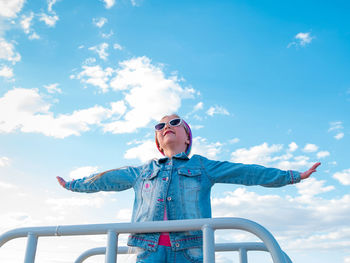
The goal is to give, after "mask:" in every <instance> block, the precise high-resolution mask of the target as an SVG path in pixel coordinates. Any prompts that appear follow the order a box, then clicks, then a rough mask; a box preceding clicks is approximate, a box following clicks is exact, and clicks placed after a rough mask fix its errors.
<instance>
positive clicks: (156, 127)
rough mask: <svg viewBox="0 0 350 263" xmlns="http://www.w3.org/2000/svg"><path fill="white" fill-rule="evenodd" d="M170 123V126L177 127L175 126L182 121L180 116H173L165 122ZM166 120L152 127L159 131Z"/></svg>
mask: <svg viewBox="0 0 350 263" xmlns="http://www.w3.org/2000/svg"><path fill="white" fill-rule="evenodd" d="M167 123H169V124H170V126H171V127H177V126H180V124H181V123H182V119H180V118H175V119H172V120H170V121H169V122H167ZM167 123H166V122H160V123H158V124H157V125H156V126H154V129H155V130H156V131H161V130H163V129H164V127H165V125H166V124H167Z"/></svg>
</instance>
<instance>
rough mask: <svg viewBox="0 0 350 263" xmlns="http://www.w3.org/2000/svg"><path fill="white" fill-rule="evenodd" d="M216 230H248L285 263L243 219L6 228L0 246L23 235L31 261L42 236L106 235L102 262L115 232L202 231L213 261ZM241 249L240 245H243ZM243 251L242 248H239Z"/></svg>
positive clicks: (109, 261)
mask: <svg viewBox="0 0 350 263" xmlns="http://www.w3.org/2000/svg"><path fill="white" fill-rule="evenodd" d="M217 229H238V230H243V231H247V232H250V233H252V234H253V235H255V236H257V237H258V238H259V239H260V240H261V241H263V243H264V246H266V249H267V251H268V252H270V254H271V257H272V260H273V262H274V263H288V262H289V261H288V260H289V259H288V257H286V256H285V254H284V252H283V251H282V250H281V248H280V246H279V245H278V243H277V241H276V240H275V238H274V237H273V236H272V234H271V233H270V232H269V231H267V230H266V229H265V228H264V227H263V226H261V225H259V224H257V223H255V222H253V221H250V220H248V219H243V218H207V219H189V220H169V221H152V222H141V223H114V224H90V225H71V226H69V225H67V226H47V227H28V228H18V229H14V230H10V231H8V232H6V233H4V234H2V235H1V236H0V247H1V246H2V245H4V244H5V243H6V242H8V241H10V240H12V239H15V238H20V237H27V246H26V251H25V259H24V263H34V260H35V254H36V249H37V243H38V238H39V237H43V236H76V235H102V234H107V246H106V249H105V250H106V251H105V262H106V263H116V262H117V253H118V251H117V250H118V235H119V234H125V233H153V232H179V231H190V230H202V232H203V263H213V262H215V240H214V231H215V230H217ZM243 249H244V248H243ZM242 251H243V250H242Z"/></svg>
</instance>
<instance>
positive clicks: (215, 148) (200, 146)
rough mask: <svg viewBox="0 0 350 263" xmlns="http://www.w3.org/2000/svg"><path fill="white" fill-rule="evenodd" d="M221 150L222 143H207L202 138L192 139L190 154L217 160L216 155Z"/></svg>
mask: <svg viewBox="0 0 350 263" xmlns="http://www.w3.org/2000/svg"><path fill="white" fill-rule="evenodd" d="M221 150H222V143H220V142H215V143H209V142H208V140H207V139H205V138H202V137H199V136H198V137H195V138H193V145H192V150H191V154H192V155H193V154H199V155H203V156H205V157H207V158H209V159H217V158H218V157H217V155H218V154H219V153H220V152H221Z"/></svg>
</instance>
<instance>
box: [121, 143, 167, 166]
mask: <svg viewBox="0 0 350 263" xmlns="http://www.w3.org/2000/svg"><path fill="white" fill-rule="evenodd" d="M131 144H134V145H137V146H135V147H132V148H130V149H128V150H127V151H126V152H125V154H124V158H125V159H139V160H140V161H141V162H142V163H145V162H147V161H149V160H151V159H153V158H161V157H163V155H162V154H161V153H160V152H159V151H158V149H157V146H156V143H155V141H154V140H145V141H136V142H132V143H131Z"/></svg>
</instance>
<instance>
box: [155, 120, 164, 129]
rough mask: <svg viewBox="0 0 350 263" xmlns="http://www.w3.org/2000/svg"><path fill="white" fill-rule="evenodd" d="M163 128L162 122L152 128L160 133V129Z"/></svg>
mask: <svg viewBox="0 0 350 263" xmlns="http://www.w3.org/2000/svg"><path fill="white" fill-rule="evenodd" d="M164 126H165V123H164V122H160V123H158V124H157V125H156V126H154V128H155V129H156V131H160V130H161V129H163V128H164Z"/></svg>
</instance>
